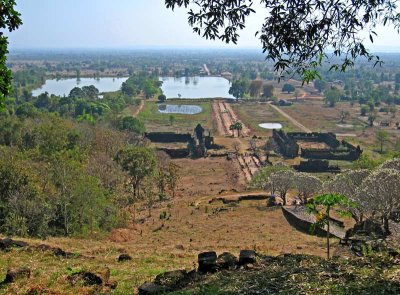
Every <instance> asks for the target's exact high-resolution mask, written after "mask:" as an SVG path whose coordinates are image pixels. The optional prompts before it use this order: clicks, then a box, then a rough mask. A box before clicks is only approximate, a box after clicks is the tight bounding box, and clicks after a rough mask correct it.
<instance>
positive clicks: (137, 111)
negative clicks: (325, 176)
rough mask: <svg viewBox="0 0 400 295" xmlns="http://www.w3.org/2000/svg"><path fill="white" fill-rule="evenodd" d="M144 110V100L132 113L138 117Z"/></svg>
mask: <svg viewBox="0 0 400 295" xmlns="http://www.w3.org/2000/svg"><path fill="white" fill-rule="evenodd" d="M143 108H144V100H143V99H141V100H140V105H139V107H138V108H137V109H136V110H135V111H134V112H133V113H132V116H133V117H137V115H139V113H140V112H141V111H142V110H143Z"/></svg>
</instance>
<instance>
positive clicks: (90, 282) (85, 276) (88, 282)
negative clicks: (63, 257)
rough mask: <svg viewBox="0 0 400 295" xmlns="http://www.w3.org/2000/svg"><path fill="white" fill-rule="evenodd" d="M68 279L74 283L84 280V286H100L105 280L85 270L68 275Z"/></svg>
mask: <svg viewBox="0 0 400 295" xmlns="http://www.w3.org/2000/svg"><path fill="white" fill-rule="evenodd" d="M68 280H69V281H70V283H71V284H72V285H75V284H77V283H78V282H80V281H81V282H82V283H83V285H84V286H100V285H102V284H103V280H102V279H101V278H100V277H99V276H98V275H96V274H94V273H91V272H87V271H83V272H80V273H77V274H74V275H72V276H69V277H68Z"/></svg>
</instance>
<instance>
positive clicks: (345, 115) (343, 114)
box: [339, 110, 350, 124]
mask: <svg viewBox="0 0 400 295" xmlns="http://www.w3.org/2000/svg"><path fill="white" fill-rule="evenodd" d="M339 118H340V123H342V124H343V123H344V122H345V121H346V120H347V119H348V118H350V112H349V111H346V110H340V113H339Z"/></svg>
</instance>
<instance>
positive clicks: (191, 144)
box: [145, 124, 214, 158]
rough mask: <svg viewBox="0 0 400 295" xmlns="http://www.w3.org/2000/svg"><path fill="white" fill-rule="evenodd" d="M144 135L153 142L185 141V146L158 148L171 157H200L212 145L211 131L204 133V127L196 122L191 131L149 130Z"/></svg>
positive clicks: (205, 153)
mask: <svg viewBox="0 0 400 295" xmlns="http://www.w3.org/2000/svg"><path fill="white" fill-rule="evenodd" d="M145 137H146V138H147V139H149V140H150V141H151V142H155V143H186V144H187V146H186V147H185V148H164V147H162V148H158V149H159V150H162V151H164V152H166V153H167V154H168V155H169V156H170V157H171V158H185V157H189V156H190V157H193V158H200V157H205V156H207V151H208V149H211V148H212V147H213V146H214V137H212V136H211V132H210V131H209V132H208V135H207V134H206V131H205V129H204V128H203V127H202V126H201V124H198V125H197V126H196V128H195V129H194V131H193V133H192V134H190V133H184V134H181V133H174V132H150V133H146V134H145Z"/></svg>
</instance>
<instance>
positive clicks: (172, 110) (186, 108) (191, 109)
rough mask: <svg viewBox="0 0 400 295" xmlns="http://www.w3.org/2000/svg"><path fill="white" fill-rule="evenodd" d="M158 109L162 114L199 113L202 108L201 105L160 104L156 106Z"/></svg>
mask: <svg viewBox="0 0 400 295" xmlns="http://www.w3.org/2000/svg"><path fill="white" fill-rule="evenodd" d="M158 111H159V112H160V113H163V114H184V115H195V114H199V113H201V112H202V111H203V109H202V107H200V106H196V105H184V104H182V105H172V104H161V105H159V106H158Z"/></svg>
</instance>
